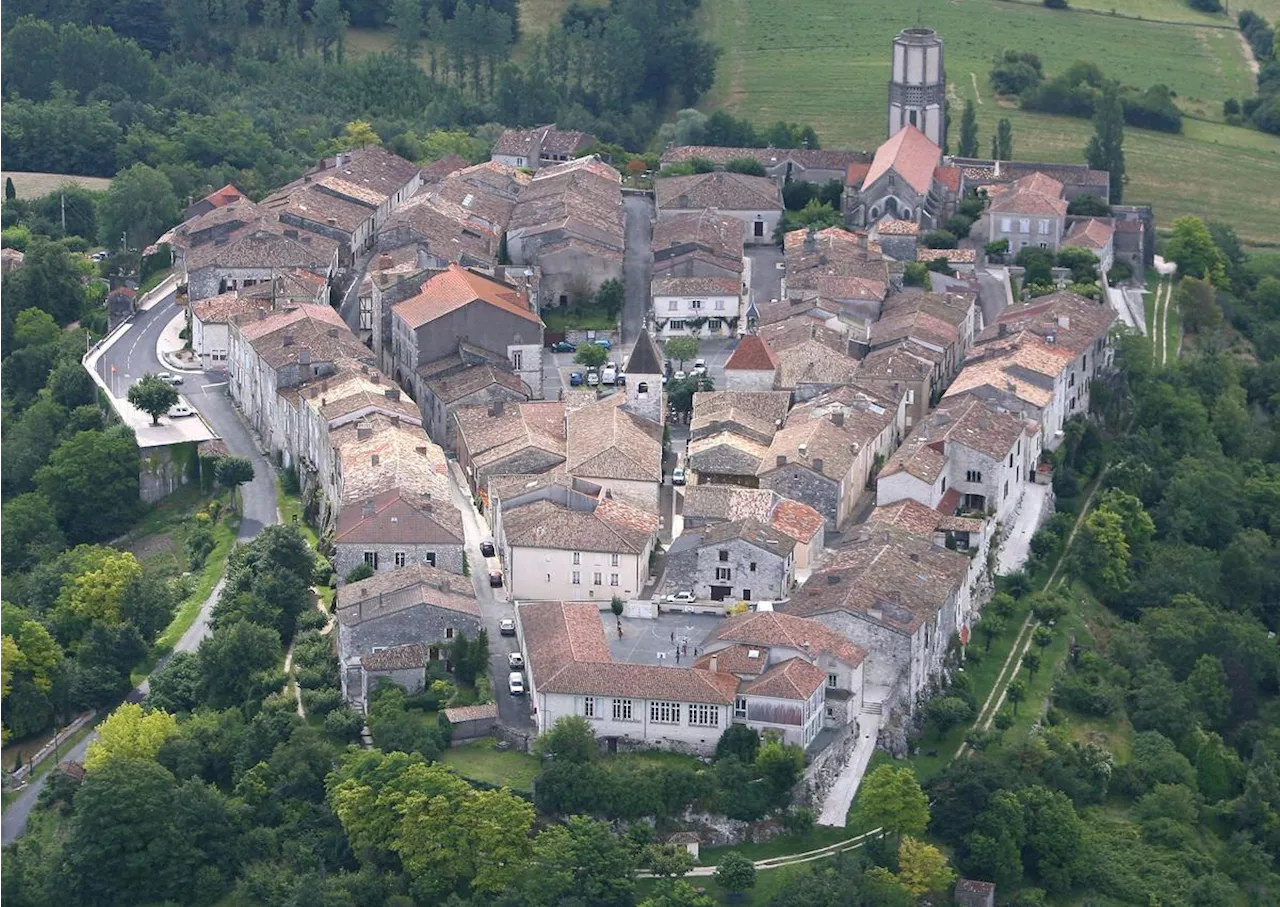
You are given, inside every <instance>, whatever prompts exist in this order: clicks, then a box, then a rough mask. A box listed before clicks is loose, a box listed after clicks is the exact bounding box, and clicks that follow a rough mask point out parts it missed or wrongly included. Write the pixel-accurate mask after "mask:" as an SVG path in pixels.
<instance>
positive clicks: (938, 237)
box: [920, 230, 958, 249]
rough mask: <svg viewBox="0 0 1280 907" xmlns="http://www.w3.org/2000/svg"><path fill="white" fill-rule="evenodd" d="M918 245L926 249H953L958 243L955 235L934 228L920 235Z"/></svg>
mask: <svg viewBox="0 0 1280 907" xmlns="http://www.w3.org/2000/svg"><path fill="white" fill-rule="evenodd" d="M920 245H922V246H924V247H925V248H926V249H954V248H956V246H957V245H958V240H957V239H956V235H955V234H954V233H952V232H950V231H948V230H934V231H933V232H932V233H926V234H924V235H923V236H921V237H920Z"/></svg>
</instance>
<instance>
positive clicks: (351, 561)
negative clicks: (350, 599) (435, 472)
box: [333, 488, 465, 582]
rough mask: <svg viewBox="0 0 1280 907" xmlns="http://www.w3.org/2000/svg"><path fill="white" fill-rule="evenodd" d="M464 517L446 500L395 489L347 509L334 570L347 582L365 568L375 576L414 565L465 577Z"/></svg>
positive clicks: (337, 541) (339, 532)
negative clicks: (435, 568)
mask: <svg viewBox="0 0 1280 907" xmlns="http://www.w3.org/2000/svg"><path fill="white" fill-rule="evenodd" d="M464 545H465V541H464V538H463V532H462V517H461V516H460V515H459V513H458V510H457V508H455V507H454V506H453V502H452V501H451V500H449V499H448V498H446V499H445V500H442V501H438V500H436V499H435V498H434V497H424V496H421V495H414V494H412V493H411V492H409V491H407V490H405V489H401V488H393V489H391V490H390V491H385V492H383V493H382V494H380V495H377V496H376V497H372V498H369V499H368V500H367V501H365V502H364V503H363V504H353V505H351V506H349V507H344V508H342V512H341V514H340V515H339V516H338V525H337V528H336V530H335V531H334V535H333V546H334V552H335V553H334V557H333V568H334V570H335V571H336V572H337V574H338V581H339V582H342V580H343V579H345V578H346V576H347V574H348V573H350V572H351V571H352V570H354V569H355V568H356V566H357V565H359V564H367V565H368V566H369V568H370V569H372V570H373V571H374V572H375V573H380V572H385V571H390V570H398V569H399V568H401V567H407V566H411V565H413V564H425V565H427V566H428V567H437V568H439V569H441V570H446V571H448V572H449V573H457V574H461V573H462V559H463V547H464Z"/></svg>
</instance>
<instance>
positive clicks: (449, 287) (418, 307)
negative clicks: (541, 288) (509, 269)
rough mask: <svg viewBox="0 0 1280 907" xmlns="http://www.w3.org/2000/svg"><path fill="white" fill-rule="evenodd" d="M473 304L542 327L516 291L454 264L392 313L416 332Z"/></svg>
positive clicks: (535, 314) (538, 319) (396, 307)
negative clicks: (482, 304)
mask: <svg viewBox="0 0 1280 907" xmlns="http://www.w3.org/2000/svg"><path fill="white" fill-rule="evenodd" d="M473 302H483V303H486V304H487V305H491V306H493V307H494V308H498V309H502V310H503V311H504V312H508V313H509V314H512V315H518V316H519V317H521V318H524V319H526V320H527V321H532V322H533V323H534V324H541V323H542V319H541V318H539V317H538V314H537V313H536V312H533V311H531V310H530V308H529V305H528V300H527V299H526V297H525V296H524V295H523V294H522V293H521V292H520V291H519V290H517V289H516V288H514V287H511V286H508V285H507V284H505V283H500V282H498V281H496V280H491V279H489V278H488V277H484V276H482V275H480V274H476V273H474V272H472V271H468V270H467V269H466V268H462V267H459V266H458V265H456V264H451V265H449V269H448V270H447V271H442V272H441V273H439V274H437V275H435V276H434V277H432V278H431V279H430V280H428V281H427V282H426V283H424V284H423V285H422V291H421V292H419V293H418V295H416V296H411V297H410V298H408V299H406V300H404V302H398V303H396V305H395V307H394V311H395V313H396V314H397V315H399V316H400V317H401V318H403V319H404V321H405V322H406V323H407V324H408V325H409V327H410V328H413V329H417V328H420V327H422V326H423V325H424V324H428V323H430V322H432V321H435V320H436V319H437V318H440V317H442V316H444V315H447V314H449V313H450V312H453V311H456V310H458V309H460V308H462V307H463V306H467V305H470V304H471V303H473Z"/></svg>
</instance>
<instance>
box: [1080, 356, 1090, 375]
mask: <svg viewBox="0 0 1280 907" xmlns="http://www.w3.org/2000/svg"><path fill="white" fill-rule="evenodd" d="M1080 371H1082V372H1087V371H1089V354H1088V353H1085V354H1084V355H1083V356H1081V357H1080Z"/></svg>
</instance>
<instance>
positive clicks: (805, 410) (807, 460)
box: [757, 398, 894, 481]
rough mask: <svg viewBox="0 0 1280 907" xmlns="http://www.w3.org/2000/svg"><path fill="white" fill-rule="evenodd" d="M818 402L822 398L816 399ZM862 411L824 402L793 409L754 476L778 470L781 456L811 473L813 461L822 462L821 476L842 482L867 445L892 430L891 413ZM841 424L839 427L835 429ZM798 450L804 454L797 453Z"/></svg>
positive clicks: (892, 419)
mask: <svg viewBox="0 0 1280 907" xmlns="http://www.w3.org/2000/svg"><path fill="white" fill-rule="evenodd" d="M816 399H817V400H821V399H822V398H816ZM874 409H879V410H880V412H878V413H877V412H874V411H873V409H872V408H871V407H868V408H866V409H862V408H855V407H850V406H846V405H844V404H843V403H842V402H834V403H831V404H830V405H828V404H826V403H825V401H824V402H822V403H819V404H818V405H813V401H811V402H810V404H807V405H806V406H804V407H797V408H796V409H794V410H792V411H791V413H790V414H789V415H788V416H787V423H786V425H784V426H783V427H782V428H781V430H779V431H778V433H777V434H776V435H774V437H773V443H772V444H770V445H769V452H768V453H767V454H766V455H765V459H764V461H763V462H762V463H761V464H760V471H759V473H757V474H758V475H767V474H768V473H770V472H773V471H774V470H775V469H778V468H779V467H778V466H777V458H778V457H779V456H785V457H786V458H787V462H788V463H791V464H794V463H798V464H800V465H802V466H805V467H807V468H809V469H811V470H813V471H815V472H817V471H819V470H818V468H817V461H818V460H822V469H821V473H822V475H824V476H827V477H828V478H829V479H832V480H834V481H840V480H843V478H844V476H845V474H846V473H847V472H848V471H849V467H851V466H852V465H853V463H854V460H855V459H856V458H857V456H858V455H859V453H861V452H862V450H864V449H865V448H866V447H867V446H868V445H874V444H876V442H877V440H878V439H879V437H880V435H881V434H882V433H884V431H885V430H886V429H889V428H891V427H892V426H893V423H894V416H893V413H891V412H889V411H888V410H886V409H884V408H883V407H879V406H876V407H874ZM837 421H841V424H840V425H836V422H837ZM801 446H803V447H804V450H803V451H801V449H800V448H801Z"/></svg>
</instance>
